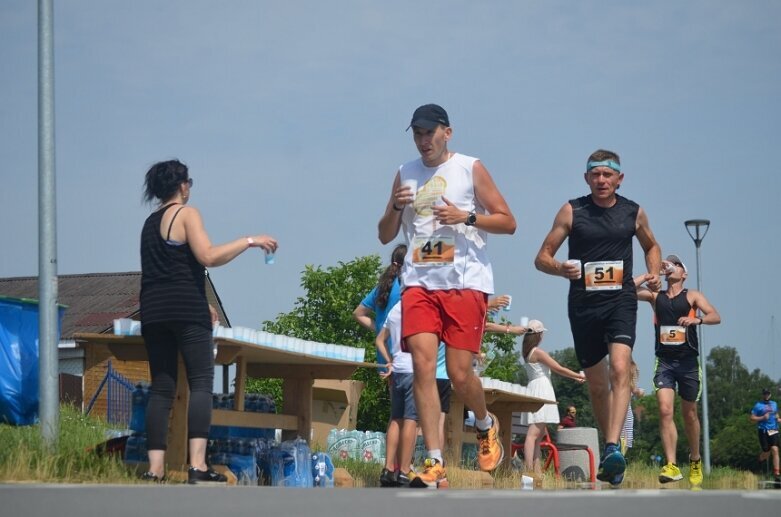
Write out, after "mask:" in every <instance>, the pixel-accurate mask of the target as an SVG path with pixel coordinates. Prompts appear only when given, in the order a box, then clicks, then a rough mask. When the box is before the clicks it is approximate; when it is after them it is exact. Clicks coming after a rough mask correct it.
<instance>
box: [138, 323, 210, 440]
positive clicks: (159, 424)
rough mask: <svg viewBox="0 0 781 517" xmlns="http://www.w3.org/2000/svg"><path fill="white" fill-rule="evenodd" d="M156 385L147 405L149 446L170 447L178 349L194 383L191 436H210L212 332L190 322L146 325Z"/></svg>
mask: <svg viewBox="0 0 781 517" xmlns="http://www.w3.org/2000/svg"><path fill="white" fill-rule="evenodd" d="M142 334H143V336H144V343H145V345H146V351H147V355H148V356H149V370H150V372H151V374H152V387H151V389H150V394H149V405H148V406H147V408H146V434H147V448H148V449H149V450H166V445H167V436H168V419H169V416H170V414H171V407H172V406H173V402H174V397H175V396H176V373H177V352H181V354H182V358H183V359H184V365H185V369H186V370H187V382H188V384H189V385H190V406H189V408H188V410H187V438H188V439H190V438H208V437H209V427H210V426H211V419H212V387H213V384H214V352H213V348H212V331H211V329H208V328H206V327H205V326H203V325H199V324H197V323H191V322H186V321H172V322H169V323H150V324H148V325H144V326H143V327H142Z"/></svg>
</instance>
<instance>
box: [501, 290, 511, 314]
mask: <svg viewBox="0 0 781 517" xmlns="http://www.w3.org/2000/svg"><path fill="white" fill-rule="evenodd" d="M512 304H513V297H512V296H511V295H509V294H508V295H507V305H505V306H504V307H503V309H504V310H505V311H506V312H510V307H512Z"/></svg>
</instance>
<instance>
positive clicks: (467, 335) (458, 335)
mask: <svg viewBox="0 0 781 517" xmlns="http://www.w3.org/2000/svg"><path fill="white" fill-rule="evenodd" d="M487 302H488V295H487V294H485V293H483V292H480V291H475V290H473V289H448V290H444V291H442V290H439V291H429V290H428V289H425V288H423V287H408V288H407V289H404V292H403V293H402V294H401V337H402V339H404V338H407V337H409V336H412V335H415V334H420V333H422V332H428V333H431V334H436V335H437V336H438V337H439V340H440V341H444V342H445V344H446V345H447V346H452V347H453V348H458V349H462V350H469V351H470V352H472V353H479V352H480V345H481V344H482V342H483V330H485V314H486V305H487ZM404 348H406V347H404Z"/></svg>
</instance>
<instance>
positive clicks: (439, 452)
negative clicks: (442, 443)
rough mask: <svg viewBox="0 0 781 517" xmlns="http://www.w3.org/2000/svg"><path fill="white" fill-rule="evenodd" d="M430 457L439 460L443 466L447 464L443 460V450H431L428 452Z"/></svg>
mask: <svg viewBox="0 0 781 517" xmlns="http://www.w3.org/2000/svg"><path fill="white" fill-rule="evenodd" d="M428 457H429V458H432V459H435V460H437V461H438V462H439V463H440V464H442V465H444V464H445V462H444V461H443V460H442V450H441V449H431V450H430V451H428Z"/></svg>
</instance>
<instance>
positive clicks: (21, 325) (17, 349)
mask: <svg viewBox="0 0 781 517" xmlns="http://www.w3.org/2000/svg"><path fill="white" fill-rule="evenodd" d="M64 311H65V309H64V307H62V306H60V307H58V311H57V312H58V325H57V336H58V339H57V341H59V334H60V330H61V328H62V314H63V312H64ZM37 419H38V302H37V301H36V300H26V299H18V298H5V297H0V422H6V423H10V424H15V425H29V424H33V423H35V422H36V421H37Z"/></svg>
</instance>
